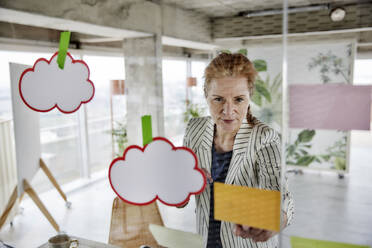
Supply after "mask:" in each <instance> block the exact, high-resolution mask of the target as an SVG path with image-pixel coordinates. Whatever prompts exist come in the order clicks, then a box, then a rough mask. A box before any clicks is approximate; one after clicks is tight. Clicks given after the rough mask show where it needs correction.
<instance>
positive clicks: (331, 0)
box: [163, 0, 361, 18]
mask: <svg viewBox="0 0 372 248" xmlns="http://www.w3.org/2000/svg"><path fill="white" fill-rule="evenodd" d="M357 2H361V1H360V0H359V1H358V0H289V1H288V6H289V7H302V6H309V5H320V4H330V5H335V6H340V5H341V6H342V5H345V4H352V3H357ZM163 3H165V4H170V5H174V6H177V7H180V8H183V9H186V10H192V11H197V12H200V13H203V14H205V15H207V16H209V17H213V18H215V17H232V16H236V15H238V14H239V13H240V12H246V11H260V10H272V9H281V8H282V6H283V1H282V0H202V1H201V0H187V1H185V0H163Z"/></svg>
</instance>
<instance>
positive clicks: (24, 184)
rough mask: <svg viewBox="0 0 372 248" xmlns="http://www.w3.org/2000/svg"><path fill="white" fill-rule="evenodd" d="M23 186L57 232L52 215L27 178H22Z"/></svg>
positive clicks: (56, 225) (57, 228) (57, 227)
mask: <svg viewBox="0 0 372 248" xmlns="http://www.w3.org/2000/svg"><path fill="white" fill-rule="evenodd" d="M23 187H24V190H25V192H26V193H27V194H28V195H29V196H30V198H31V199H32V200H33V201H34V202H35V204H36V205H37V206H38V207H39V209H40V210H41V212H42V213H43V214H44V215H45V217H46V218H47V219H48V221H49V222H50V224H52V226H53V227H54V229H56V231H57V232H59V226H58V224H57V222H56V221H55V220H54V219H53V217H52V216H51V215H50V213H49V212H48V210H47V209H46V207H45V206H44V204H43V203H42V202H41V200H40V198H39V197H38V196H37V194H36V192H35V191H34V190H33V188H32V187H31V185H30V184H29V183H28V182H27V180H23Z"/></svg>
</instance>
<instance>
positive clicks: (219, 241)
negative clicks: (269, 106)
mask: <svg viewBox="0 0 372 248" xmlns="http://www.w3.org/2000/svg"><path fill="white" fill-rule="evenodd" d="M256 75H257V72H256V71H255V69H254V66H253V64H252V63H251V62H250V61H249V60H248V59H247V58H246V57H245V56H244V55H242V54H227V53H222V54H220V55H219V56H217V57H216V58H215V59H213V60H212V61H211V62H210V64H209V65H208V66H207V68H206V69H205V73H204V77H205V83H204V93H205V97H206V100H207V103H208V106H209V110H210V114H211V117H203V118H194V119H191V120H190V122H189V123H188V125H187V128H186V134H185V137H184V146H186V147H189V148H191V149H192V150H193V151H194V152H195V154H196V155H197V157H198V161H199V166H200V167H201V168H202V169H203V170H204V172H205V173H206V176H207V179H208V180H209V181H210V182H213V181H218V182H224V183H226V184H236V185H242V186H248V187H256V188H261V189H270V190H280V184H279V182H280V138H279V136H278V133H277V132H275V131H274V130H273V129H272V128H270V127H269V126H267V125H265V124H264V123H262V122H260V121H259V120H257V119H256V118H255V117H253V116H252V114H251V111H250V105H249V101H250V97H252V94H253V89H254V81H255V77H256ZM213 202H214V200H213V185H212V184H210V185H208V186H207V187H206V188H205V190H204V192H203V193H201V194H200V195H198V196H196V218H197V231H198V233H199V234H200V235H202V236H203V238H204V244H205V246H206V247H214V248H216V247H268V248H274V247H277V246H278V239H277V235H276V234H277V233H275V232H272V231H268V230H263V229H258V228H252V227H248V226H241V225H236V224H233V223H229V222H224V221H216V220H214V206H213ZM282 210H283V212H284V213H283V216H284V218H283V227H285V226H287V225H288V224H289V223H290V222H291V220H292V216H293V201H292V198H291V194H290V193H289V191H288V190H287V187H285V192H284V204H283V209H282ZM258 242H260V243H259V244H258Z"/></svg>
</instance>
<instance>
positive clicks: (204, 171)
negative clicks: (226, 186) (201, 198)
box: [177, 168, 213, 208]
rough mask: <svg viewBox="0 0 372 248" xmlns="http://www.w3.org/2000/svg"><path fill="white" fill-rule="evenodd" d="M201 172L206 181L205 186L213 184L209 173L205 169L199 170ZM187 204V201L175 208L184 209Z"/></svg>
mask: <svg viewBox="0 0 372 248" xmlns="http://www.w3.org/2000/svg"><path fill="white" fill-rule="evenodd" d="M201 170H202V171H203V173H204V175H205V177H206V179H207V184H211V183H213V178H212V176H211V173H209V172H208V171H207V170H206V169H204V168H201ZM188 203H189V202H188V201H187V202H185V203H184V204H183V205H180V206H177V208H184V207H186V206H187V204H188Z"/></svg>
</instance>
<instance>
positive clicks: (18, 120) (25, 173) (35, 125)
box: [9, 63, 41, 196]
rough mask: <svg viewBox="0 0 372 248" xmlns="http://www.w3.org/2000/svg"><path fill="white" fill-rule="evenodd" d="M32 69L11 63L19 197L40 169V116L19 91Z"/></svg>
mask: <svg viewBox="0 0 372 248" xmlns="http://www.w3.org/2000/svg"><path fill="white" fill-rule="evenodd" d="M30 67H31V66H28V65H22V64H15V63H9V70H10V85H11V92H12V108H13V121H14V138H15V148H16V149H15V150H16V164H17V175H18V176H17V180H18V196H21V194H22V193H23V192H24V189H23V180H24V179H27V181H28V182H31V180H32V178H33V177H34V175H35V174H36V172H37V171H38V169H39V168H40V164H39V160H40V157H41V146H40V115H39V113H38V112H35V111H33V110H31V109H29V108H28V107H27V106H26V105H25V104H24V103H23V101H22V99H21V97H20V94H19V89H18V81H19V78H20V76H21V74H22V72H23V71H24V70H26V69H27V68H30Z"/></svg>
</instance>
